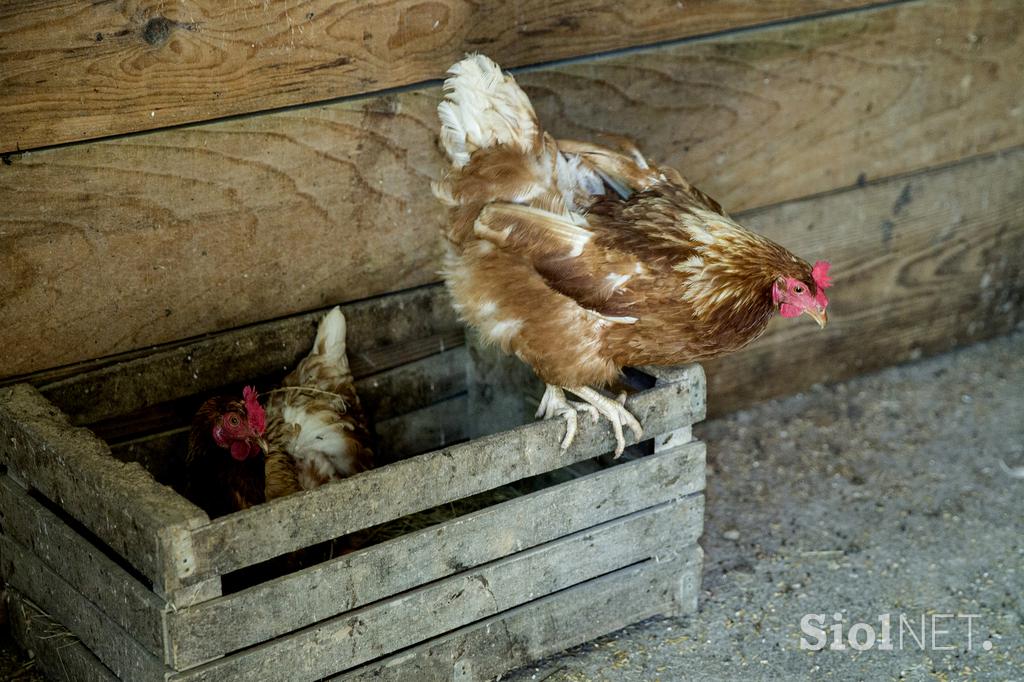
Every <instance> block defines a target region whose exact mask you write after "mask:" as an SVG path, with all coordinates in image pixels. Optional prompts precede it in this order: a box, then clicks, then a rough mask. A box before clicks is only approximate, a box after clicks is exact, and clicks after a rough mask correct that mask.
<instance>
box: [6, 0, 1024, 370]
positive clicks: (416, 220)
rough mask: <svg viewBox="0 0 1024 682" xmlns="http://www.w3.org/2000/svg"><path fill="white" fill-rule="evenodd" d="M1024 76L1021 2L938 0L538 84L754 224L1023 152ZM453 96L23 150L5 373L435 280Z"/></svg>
mask: <svg viewBox="0 0 1024 682" xmlns="http://www.w3.org/2000/svg"><path fill="white" fill-rule="evenodd" d="M684 4H685V5H686V6H687V7H691V6H693V4H694V3H692V2H689V3H684ZM716 5H717V3H716ZM110 6H113V5H110ZM1022 69H1024V13H1021V12H1020V11H1019V6H1018V3H1017V2H1016V0H934V1H932V2H913V3H906V4H901V5H897V6H894V7H888V8H882V9H877V10H870V11H864V12H858V13H854V14H849V15H838V16H834V17H829V18H822V19H819V20H815V21H809V22H798V23H795V24H791V25H783V26H773V27H769V28H764V29H758V30H753V31H745V32H742V33H738V34H729V35H724V36H716V37H714V38H712V39H708V40H702V41H696V42H690V43H684V44H680V45H673V46H669V47H663V48H658V49H651V50H645V51H637V52H630V53H628V54H622V55H617V56H613V57H608V58H602V59H598V60H592V61H589V62H585V63H578V64H571V65H567V66H559V67H557V68H550V69H544V70H540V71H534V72H530V73H525V74H523V75H522V77H521V81H522V82H523V83H524V85H525V86H526V87H527V89H528V90H529V92H530V93H531V94H532V95H533V96H534V97H535V101H536V104H537V109H538V112H539V115H540V118H541V120H542V121H543V122H544V123H545V125H547V126H548V127H550V128H551V130H552V131H554V132H555V133H557V134H559V135H571V136H574V137H584V138H592V137H594V136H595V135H597V134H598V133H600V132H602V131H611V132H614V133H619V134H628V135H631V136H634V137H635V138H637V139H638V140H639V141H640V143H641V147H642V148H643V149H645V150H647V152H648V153H649V154H650V155H651V157H652V158H654V159H656V160H658V161H667V162H669V163H672V164H674V165H676V166H678V167H679V168H680V169H682V170H683V171H684V172H685V173H686V175H688V176H689V177H690V178H691V179H692V180H693V181H694V182H696V183H697V184H698V185H699V186H701V187H702V188H704V189H705V190H706V191H708V192H710V193H711V194H712V195H713V196H715V197H716V198H718V199H719V200H721V201H722V202H723V203H724V204H725V205H726V206H727V207H728V208H729V209H730V210H731V211H733V212H736V211H739V210H741V209H744V208H753V207H757V206H763V205H767V204H773V203H776V202H781V201H786V200H789V199H793V198H796V197H801V196H805V195H808V194H811V193H815V192H823V191H827V190H831V189H835V188H837V187H849V186H851V185H853V184H854V183H855V182H856V181H857V180H858V178H863V179H866V180H871V179H875V178H879V177H885V176H890V175H895V174H899V173H904V172H907V171H911V170H917V169H921V168H923V167H927V166H931V165H937V164H944V163H950V162H952V161H955V160H957V159H960V158H963V157H964V156H967V155H975V154H983V153H988V152H992V151H996V150H1000V149H1005V148H1009V147H1012V146H1015V145H1021V144H1024V115H1021V113H1020V112H1021V111H1024V99H1022V98H1024V91H1022V90H1021V88H1020V87H1019V85H1020V83H1021V82H1022V81H1024V73H1022ZM438 96H439V95H438V90H437V89H436V88H430V89H426V90H422V91H415V92H403V93H399V94H388V95H384V96H380V97H373V98H367V99H360V100H354V101H346V102H342V103H338V104H332V105H330V106H325V107H317V108H308V109H302V110H291V111H285V112H280V113H275V114H273V115H268V116H259V117H252V118H246V119H237V120H230V121H224V122H220V123H217V124H213V125H204V126H198V127H192V128H186V129H176V130H166V131H160V132H158V133H153V134H147V135H140V136H135V137H131V138H126V139H120V140H112V141H104V142H100V143H96V144H89V145H78V146H73V147H67V148H61V149H53V150H48V151H45V152H39V153H32V154H25V155H21V156H16V157H12V158H11V159H10V161H11V165H0V205H2V206H4V207H5V210H4V211H3V212H2V214H0V292H4V295H3V296H2V297H0V299H2V303H0V306H2V307H0V316H2V318H3V319H4V322H5V324H3V325H0V347H3V348H7V349H19V350H17V351H14V352H8V353H4V354H3V357H2V358H0V376H10V375H16V374H24V373H28V372H32V371H36V370H40V369H43V368H47V367H53V366H55V365H63V364H68V363H73V362H77V361H81V360H85V359H88V358H94V357H98V356H102V355H108V354H112V353H118V352H122V351H127V350H130V349H137V348H141V347H144V346H147V345H151V344H154V343H164V342H169V341H173V340H175V339H180V338H184V337H189V336H194V335H196V334H200V333H207V332H212V331H217V330H222V329H226V328H231V327H237V326H240V325H244V324H249V323H253V322H257V321H259V320H265V319H269V318H276V317H281V316H285V315H289V314H294V313H298V312H302V311H307V310H312V309H316V308H321V307H322V306H324V305H325V304H326V303H327V302H331V301H346V300H355V299H359V298H364V297H367V296H371V295H375V294H379V293H381V292H384V291H394V290H396V289H402V288H407V287H411V286H416V285H420V284H425V283H428V282H431V281H435V280H436V274H435V273H436V272H437V269H438V265H439V262H440V255H441V251H442V246H441V240H440V239H439V238H438V235H437V228H438V226H440V225H441V224H442V222H443V220H444V212H443V210H442V209H441V207H440V206H439V204H438V202H436V201H435V200H434V199H433V198H432V197H431V196H430V192H429V189H428V187H429V181H430V180H431V179H432V178H436V177H437V176H438V175H439V174H440V172H441V164H440V158H439V154H438V152H437V148H436V136H437V128H438V123H437V119H436V115H435V107H436V105H437V101H438ZM950 131H956V134H955V135H953V134H950ZM819 234H822V235H825V234H827V235H829V237H830V241H832V242H841V241H844V240H846V239H848V238H849V235H846V234H843V233H840V232H839V231H837V230H831V229H830V230H825V229H822V231H821V232H819ZM56 254H59V257H56ZM801 255H803V256H806V257H808V258H811V259H814V258H818V257H821V256H827V255H828V254H827V253H819V252H812V251H806V250H804V251H802V252H801ZM40 311H46V313H45V314H42V313H41V312H40ZM41 338H42V339H46V340H47V342H46V344H39V343H38V342H37V339H41Z"/></svg>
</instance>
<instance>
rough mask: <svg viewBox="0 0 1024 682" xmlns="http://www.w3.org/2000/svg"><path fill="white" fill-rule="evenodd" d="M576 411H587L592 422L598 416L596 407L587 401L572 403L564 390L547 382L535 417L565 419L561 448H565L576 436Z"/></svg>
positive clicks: (595, 420)
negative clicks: (567, 398)
mask: <svg viewBox="0 0 1024 682" xmlns="http://www.w3.org/2000/svg"><path fill="white" fill-rule="evenodd" d="M576 412H588V413H589V414H590V417H591V419H592V420H593V421H594V423H595V424H596V423H597V420H598V419H599V418H600V415H599V413H598V409H597V408H596V407H594V406H593V405H589V404H587V403H573V402H569V401H568V400H566V398H565V391H563V390H562V389H561V388H559V387H558V386H552V385H550V384H548V387H547V388H546V389H545V390H544V397H543V398H541V399H540V407H538V408H537V415H536V416H537V418H538V419H539V418H544V419H551V418H552V417H555V416H559V417H562V418H563V419H565V437H564V438H562V449H563V450H565V449H567V448H568V447H569V446H570V445H572V442H573V440H575V438H576V423H577V419H576Z"/></svg>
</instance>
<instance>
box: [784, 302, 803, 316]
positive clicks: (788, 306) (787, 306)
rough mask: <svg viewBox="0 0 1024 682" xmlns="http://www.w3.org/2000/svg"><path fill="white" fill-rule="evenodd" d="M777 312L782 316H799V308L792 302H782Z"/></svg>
mask: <svg viewBox="0 0 1024 682" xmlns="http://www.w3.org/2000/svg"><path fill="white" fill-rule="evenodd" d="M779 314H780V315H782V316H783V317H800V308H798V307H796V306H795V305H793V304H792V303H783V304H782V305H780V306H779Z"/></svg>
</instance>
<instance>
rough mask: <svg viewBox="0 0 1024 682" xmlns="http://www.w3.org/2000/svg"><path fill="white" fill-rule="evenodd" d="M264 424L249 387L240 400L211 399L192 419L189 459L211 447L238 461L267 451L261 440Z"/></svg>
mask: <svg viewBox="0 0 1024 682" xmlns="http://www.w3.org/2000/svg"><path fill="white" fill-rule="evenodd" d="M266 426H267V416H266V413H265V412H264V411H263V407H262V406H261V405H260V403H259V400H258V397H257V394H256V389H254V388H252V387H251V386H246V387H245V389H243V391H242V398H241V399H238V398H230V397H227V396H216V397H214V398H210V399H209V400H207V401H206V402H205V403H203V405H202V406H201V407H200V408H199V411H198V412H197V413H196V416H195V418H194V419H193V420H192V431H191V433H190V434H189V459H190V460H191V459H194V458H195V457H196V456H197V455H198V454H199V453H201V452H202V453H206V454H207V455H208V454H211V452H210V451H211V450H212V449H218V450H223V451H225V452H224V453H223V454H224V456H226V457H227V456H230V457H231V458H232V459H233V460H235V461H238V462H244V461H246V460H248V459H250V458H252V457H257V456H260V455H262V454H264V453H265V452H266V450H267V443H266V441H265V440H264V439H263V434H264V432H265V431H266ZM211 446H212V447H211Z"/></svg>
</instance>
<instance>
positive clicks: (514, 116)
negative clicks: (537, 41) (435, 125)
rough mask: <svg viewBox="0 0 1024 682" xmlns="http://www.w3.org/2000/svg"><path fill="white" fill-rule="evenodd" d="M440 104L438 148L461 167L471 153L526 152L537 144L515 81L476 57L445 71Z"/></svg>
mask: <svg viewBox="0 0 1024 682" xmlns="http://www.w3.org/2000/svg"><path fill="white" fill-rule="evenodd" d="M448 73H449V74H450V76H449V78H448V80H446V81H445V82H444V91H445V99H444V101H443V102H441V104H439V105H438V107H437V114H438V116H439V117H440V119H441V144H442V146H443V147H444V149H445V151H446V152H447V153H448V158H449V159H451V162H452V165H454V166H455V167H456V168H461V167H462V166H465V165H466V164H467V163H469V158H470V156H472V154H473V152H474V151H476V150H477V149H486V148H488V147H493V146H497V145H501V144H512V145H516V146H518V147H520V148H521V149H522V150H523V151H530V150H531V149H533V147H534V145H536V143H537V140H538V139H539V136H538V134H537V133H538V130H537V118H536V115H535V114H534V111H533V106H532V105H531V104H530V99H529V98H528V97H527V96H526V93H525V92H523V91H522V90H521V89H520V88H519V86H518V85H516V82H515V80H514V79H513V78H512V77H511V76H508V75H505V74H504V73H502V72H501V67H499V66H498V65H497V64H495V63H494V62H493V61H491V60H490V59H488V58H487V57H485V56H484V55H481V54H475V55H470V56H468V57H466V58H465V59H463V60H462V61H460V62H458V63H457V64H455V65H454V66H452V67H451V69H449V70H448Z"/></svg>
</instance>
